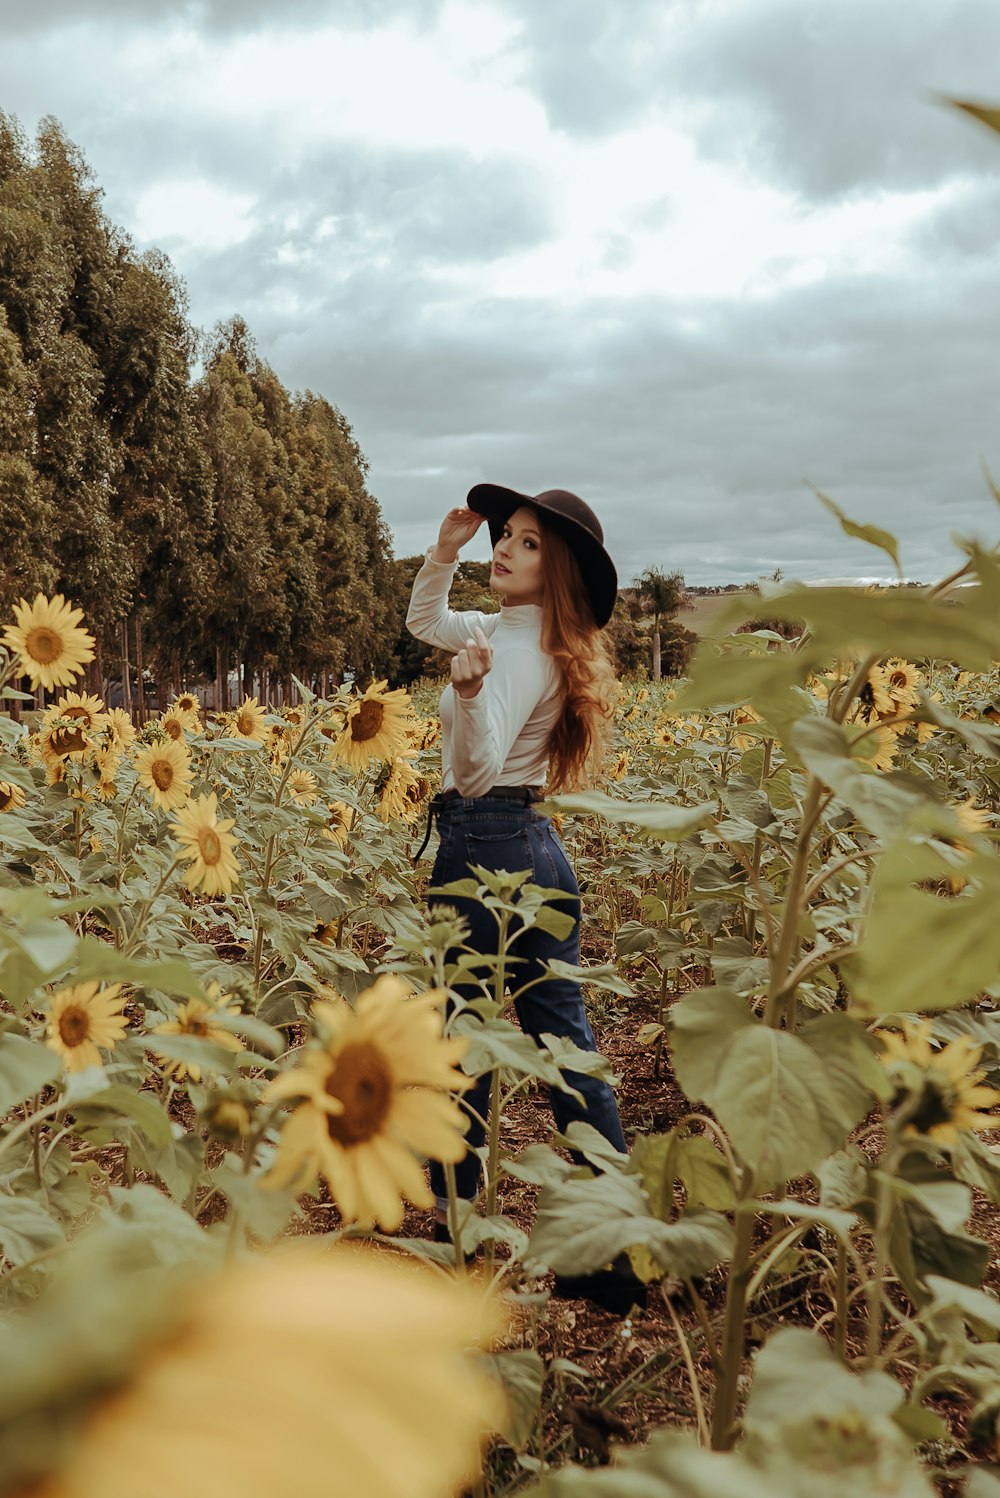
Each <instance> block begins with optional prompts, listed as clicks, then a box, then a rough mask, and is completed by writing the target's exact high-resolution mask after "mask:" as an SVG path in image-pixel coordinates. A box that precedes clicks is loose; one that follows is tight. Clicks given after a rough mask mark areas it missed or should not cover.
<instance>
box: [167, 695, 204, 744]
mask: <svg viewBox="0 0 1000 1498" xmlns="http://www.w3.org/2000/svg"><path fill="white" fill-rule="evenodd" d="M157 726H158V727H159V728H162V729H163V732H164V733H165V734H166V735H167V738H168V739H172V740H173V742H174V743H175V744H183V743H184V734H185V731H186V730H188V729H191V728H198V727H200V726H201V725H200V724H198V723H192V722H191V718H190V715H189V714H188V713H185V712H181V710H180V708H179V707H178V706H177V704H176V702H172V703H171V704H170V706H169V707H168V708H167V710H166V712H165V713H161V714H160V718H159V722H158V725H157Z"/></svg>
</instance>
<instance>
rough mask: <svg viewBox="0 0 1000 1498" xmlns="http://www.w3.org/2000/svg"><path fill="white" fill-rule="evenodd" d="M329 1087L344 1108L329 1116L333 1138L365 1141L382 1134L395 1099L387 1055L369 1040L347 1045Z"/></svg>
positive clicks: (351, 1141) (348, 1141)
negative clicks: (335, 1116) (340, 1111)
mask: <svg viewBox="0 0 1000 1498" xmlns="http://www.w3.org/2000/svg"><path fill="white" fill-rule="evenodd" d="M326 1090H327V1092H328V1093H329V1094H330V1096H331V1097H335V1098H339V1099H340V1101H341V1102H342V1103H343V1105H344V1111H343V1113H341V1114H340V1115H339V1116H338V1117H337V1118H328V1119H327V1123H326V1126H327V1129H328V1131H329V1134H330V1138H331V1139H335V1140H336V1141H337V1143H338V1144H343V1145H347V1146H350V1145H353V1144H364V1143H365V1141H366V1140H368V1139H372V1138H374V1136H375V1135H376V1134H377V1133H379V1131H380V1130H381V1128H382V1126H383V1124H384V1123H385V1121H386V1118H387V1117H388V1116H389V1107H390V1104H391V1102H392V1074H391V1072H390V1071H389V1068H388V1066H387V1065H386V1061H385V1057H384V1056H383V1054H382V1052H381V1051H380V1050H379V1049H378V1047H377V1046H374V1045H372V1044H371V1042H370V1041H361V1042H359V1043H358V1044H357V1045H346V1046H345V1047H344V1049H343V1050H342V1051H341V1053H340V1055H339V1056H338V1057H337V1064H336V1066H335V1067H334V1069H333V1071H332V1072H331V1073H330V1076H329V1078H328V1079H327V1083H326Z"/></svg>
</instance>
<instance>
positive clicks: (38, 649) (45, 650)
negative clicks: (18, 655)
mask: <svg viewBox="0 0 1000 1498" xmlns="http://www.w3.org/2000/svg"><path fill="white" fill-rule="evenodd" d="M24 643H25V646H26V648H27V652H28V654H29V655H30V656H31V658H32V660H35V661H38V663H39V664H40V665H42V666H48V665H50V664H51V662H52V661H55V660H58V659H59V657H60V656H61V655H62V653H63V648H64V647H63V642H62V637H61V636H60V635H58V634H57V633H56V631H55V630H54V629H48V628H47V627H46V626H45V625H44V624H40V625H38V626H37V627H36V628H35V629H33V630H30V631H29V633H28V635H27V636H26V638H25V642H24Z"/></svg>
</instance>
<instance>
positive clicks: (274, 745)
mask: <svg viewBox="0 0 1000 1498" xmlns="http://www.w3.org/2000/svg"><path fill="white" fill-rule="evenodd" d="M265 733H266V735H267V737H266V739H265V740H264V744H265V747H266V748H267V750H268V752H269V753H270V756H271V763H272V765H280V764H281V763H282V761H283V760H286V759H287V758H288V751H289V750H290V749H291V747H292V741H291V736H290V734H289V731H288V726H287V724H285V723H271V724H269V725H268V727H267V728H266V729H265Z"/></svg>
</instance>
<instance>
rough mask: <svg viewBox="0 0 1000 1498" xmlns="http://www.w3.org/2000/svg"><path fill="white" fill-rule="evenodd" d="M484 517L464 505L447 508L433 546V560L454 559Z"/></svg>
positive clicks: (450, 560)
mask: <svg viewBox="0 0 1000 1498" xmlns="http://www.w3.org/2000/svg"><path fill="white" fill-rule="evenodd" d="M485 518H486V517H485V516H484V515H477V514H476V512H475V510H470V509H468V508H467V507H466V506H465V505H458V506H457V507H456V508H455V509H454V510H449V511H448V513H447V515H446V516H445V517H444V519H443V520H442V522H441V529H440V531H439V532H438V538H437V545H436V546H435V548H434V551H435V557H434V560H435V561H437V562H453V561H455V559H456V557H457V556H458V553H459V552H460V551H461V549H462V547H463V546H464V545H465V543H466V541H471V540H472V537H473V536H474V535H475V534H476V531H477V530H478V529H479V527H480V526H481V525H482V523H483V521H484V519H485Z"/></svg>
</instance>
